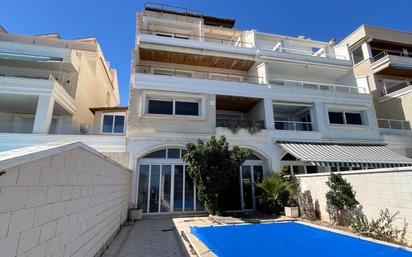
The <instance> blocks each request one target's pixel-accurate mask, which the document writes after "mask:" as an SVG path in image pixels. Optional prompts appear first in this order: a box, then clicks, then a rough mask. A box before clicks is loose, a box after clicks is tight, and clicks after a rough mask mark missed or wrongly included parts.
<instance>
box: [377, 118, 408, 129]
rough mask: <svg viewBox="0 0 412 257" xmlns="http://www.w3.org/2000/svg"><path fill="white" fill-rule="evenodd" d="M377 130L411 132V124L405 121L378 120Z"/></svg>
mask: <svg viewBox="0 0 412 257" xmlns="http://www.w3.org/2000/svg"><path fill="white" fill-rule="evenodd" d="M378 126H379V128H388V129H403V130H411V124H410V122H409V121H406V120H395V119H378Z"/></svg>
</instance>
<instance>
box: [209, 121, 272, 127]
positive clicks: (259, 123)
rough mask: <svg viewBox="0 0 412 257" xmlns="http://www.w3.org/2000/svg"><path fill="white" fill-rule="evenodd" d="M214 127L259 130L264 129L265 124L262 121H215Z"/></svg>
mask: <svg viewBox="0 0 412 257" xmlns="http://www.w3.org/2000/svg"><path fill="white" fill-rule="evenodd" d="M216 127H221V128H231V127H238V128H251V127H256V128H259V129H264V128H265V122H264V121H263V120H236V119H216Z"/></svg>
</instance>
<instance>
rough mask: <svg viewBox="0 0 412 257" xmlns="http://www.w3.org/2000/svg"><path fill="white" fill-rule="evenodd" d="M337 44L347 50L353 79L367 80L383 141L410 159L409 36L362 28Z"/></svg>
mask: <svg viewBox="0 0 412 257" xmlns="http://www.w3.org/2000/svg"><path fill="white" fill-rule="evenodd" d="M339 45H340V46H341V47H345V46H346V47H348V48H349V51H350V53H351V56H352V60H353V65H354V66H353V70H354V74H355V76H356V77H360V78H361V77H363V78H365V79H367V80H368V84H369V88H370V91H371V94H372V96H373V100H374V104H375V110H376V115H377V117H378V124H379V127H380V128H381V133H382V134H383V136H384V139H385V141H386V142H388V144H389V145H390V146H393V147H392V148H394V149H397V151H399V152H400V153H402V154H404V155H407V156H408V157H411V156H412V141H411V139H410V136H412V133H411V125H410V123H411V121H412V111H411V108H412V101H411V100H412V98H411V97H412V94H411V92H412V86H411V80H412V33H410V32H401V31H396V30H391V29H384V28H378V27H373V26H369V25H362V26H360V27H359V28H358V29H356V30H355V31H354V32H352V33H351V34H350V35H349V36H347V37H346V38H345V39H343V40H342V42H340V43H339ZM401 136H406V137H401Z"/></svg>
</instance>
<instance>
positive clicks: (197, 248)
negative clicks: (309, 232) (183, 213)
mask: <svg viewBox="0 0 412 257" xmlns="http://www.w3.org/2000/svg"><path fill="white" fill-rule="evenodd" d="M193 219H197V220H198V221H199V220H202V221H205V220H207V221H208V222H209V224H205V225H200V226H199V225H196V224H193V222H191V221H187V218H177V219H173V222H174V224H175V226H176V229H177V231H178V232H179V233H180V234H184V235H185V236H186V238H187V241H185V240H184V239H183V238H182V236H181V235H180V238H181V240H182V241H183V243H184V245H185V247H186V251H187V252H188V253H189V254H190V252H191V251H194V252H195V253H196V256H198V257H218V256H217V255H216V254H215V253H213V251H212V250H210V249H209V248H208V247H207V246H206V245H205V244H204V243H203V242H202V241H201V240H200V239H199V238H197V237H196V236H195V235H193V234H192V232H191V227H208V226H216V227H217V226H233V225H250V224H256V223H248V222H244V223H236V224H230V223H229V224H226V223H223V222H222V221H221V220H219V219H218V220H216V218H215V217H213V216H210V217H201V218H200V217H195V218H193ZM280 222H295V223H298V224H302V225H306V226H310V227H313V228H317V229H322V230H325V231H329V232H333V233H337V234H341V235H346V236H350V237H352V238H357V239H361V240H365V241H368V242H372V243H377V244H382V245H386V246H390V247H394V248H400V249H404V250H406V251H408V252H412V248H410V247H407V246H401V245H397V244H393V243H389V242H385V241H380V240H376V239H373V238H368V237H364V236H360V235H358V234H355V233H352V232H348V231H343V230H340V229H336V228H331V227H326V226H322V225H318V224H313V223H310V222H306V221H302V220H278V221H275V220H273V221H267V222H261V223H260V224H267V223H280ZM194 223H196V222H194ZM191 256H193V254H192V255H191Z"/></svg>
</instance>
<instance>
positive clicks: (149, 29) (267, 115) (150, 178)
mask: <svg viewBox="0 0 412 257" xmlns="http://www.w3.org/2000/svg"><path fill="white" fill-rule="evenodd" d="M136 25H137V27H136V46H135V49H134V54H133V60H132V74H131V76H132V79H131V81H132V82H131V87H130V98H129V110H128V123H127V151H128V153H129V167H130V168H131V169H132V170H133V171H134V178H133V185H134V186H133V195H132V202H133V203H136V204H138V206H140V207H141V208H143V211H144V212H145V213H168V212H182V211H189V212H191V211H199V210H203V208H202V205H201V204H200V203H199V201H197V199H196V190H195V188H194V186H193V183H192V181H191V179H190V177H189V176H187V174H186V172H185V165H186V164H185V163H184V161H183V160H182V155H183V154H184V151H185V145H186V144H187V143H188V142H194V141H196V140H197V139H207V138H208V137H210V136H212V135H217V136H221V135H224V136H226V137H227V138H228V140H229V142H230V143H231V144H234V145H239V146H240V147H244V148H248V149H251V150H252V152H253V156H251V157H250V158H249V159H248V160H247V161H246V162H245V163H244V164H243V165H242V166H241V167H240V170H239V176H238V177H237V178H236V180H235V181H234V182H233V184H232V186H233V192H234V195H233V197H234V198H233V199H234V200H233V206H230V208H231V209H233V210H250V209H254V208H255V200H254V190H255V189H254V183H253V182H256V181H260V180H261V179H262V178H263V177H264V176H266V175H267V174H269V173H270V171H276V170H278V169H279V167H280V166H281V165H285V166H287V167H288V169H289V172H290V173H291V174H305V173H316V172H327V171H346V170H355V169H368V168H374V167H388V166H402V165H408V164H411V160H410V159H407V158H406V157H403V156H401V155H399V154H396V153H394V152H392V151H390V150H389V149H388V148H386V147H385V145H384V141H383V140H382V137H381V135H380V130H379V127H378V120H377V118H376V114H375V107H374V101H373V99H374V98H373V96H372V95H371V94H370V85H369V80H368V77H366V76H358V75H357V74H355V73H354V71H353V68H352V66H353V65H352V64H353V62H352V55H351V52H350V50H349V47H348V46H347V45H346V44H340V45H336V43H335V41H334V40H331V41H329V42H323V41H317V40H312V39H309V38H307V37H304V36H299V37H291V36H283V35H275V34H269V33H263V32H258V31H256V30H238V29H236V28H235V27H234V26H235V20H233V19H225V18H218V17H212V16H208V15H204V14H203V13H201V12H196V11H192V10H188V9H178V8H170V7H168V6H165V5H156V4H147V5H146V7H145V10H144V11H143V12H141V13H138V14H137V22H136Z"/></svg>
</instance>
